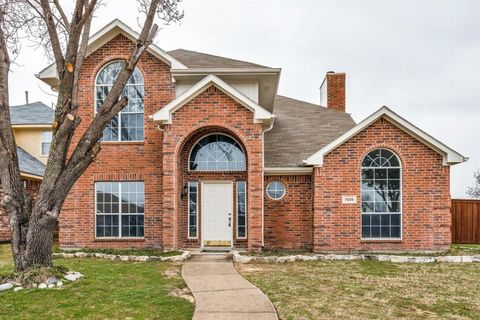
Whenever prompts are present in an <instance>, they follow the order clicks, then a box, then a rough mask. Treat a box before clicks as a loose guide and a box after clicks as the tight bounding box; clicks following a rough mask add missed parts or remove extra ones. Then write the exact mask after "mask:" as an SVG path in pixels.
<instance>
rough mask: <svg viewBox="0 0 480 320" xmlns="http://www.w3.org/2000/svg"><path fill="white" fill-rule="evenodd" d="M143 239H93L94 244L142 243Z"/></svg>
mask: <svg viewBox="0 0 480 320" xmlns="http://www.w3.org/2000/svg"><path fill="white" fill-rule="evenodd" d="M144 241H145V238H143V237H142V238H95V240H94V242H144Z"/></svg>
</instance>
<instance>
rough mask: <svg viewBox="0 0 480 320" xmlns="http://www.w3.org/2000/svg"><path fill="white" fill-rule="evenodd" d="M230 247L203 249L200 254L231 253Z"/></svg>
mask: <svg viewBox="0 0 480 320" xmlns="http://www.w3.org/2000/svg"><path fill="white" fill-rule="evenodd" d="M231 252H232V248H230V247H201V248H200V253H223V254H224V253H231Z"/></svg>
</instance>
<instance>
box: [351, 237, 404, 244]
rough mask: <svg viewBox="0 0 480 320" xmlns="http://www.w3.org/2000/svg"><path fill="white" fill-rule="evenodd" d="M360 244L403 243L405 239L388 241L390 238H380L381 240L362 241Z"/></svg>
mask: <svg viewBox="0 0 480 320" xmlns="http://www.w3.org/2000/svg"><path fill="white" fill-rule="evenodd" d="M360 242H362V243H368V242H383V243H385V242H389V243H401V242H403V239H388V238H379V239H360Z"/></svg>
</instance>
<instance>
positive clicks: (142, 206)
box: [38, 20, 466, 251]
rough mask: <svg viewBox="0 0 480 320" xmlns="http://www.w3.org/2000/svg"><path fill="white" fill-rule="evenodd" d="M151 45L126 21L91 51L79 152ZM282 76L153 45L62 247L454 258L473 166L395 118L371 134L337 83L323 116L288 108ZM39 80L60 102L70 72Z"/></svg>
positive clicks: (83, 185) (331, 78)
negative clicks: (456, 176)
mask: <svg viewBox="0 0 480 320" xmlns="http://www.w3.org/2000/svg"><path fill="white" fill-rule="evenodd" d="M136 37H137V34H136V33H135V32H134V31H133V30H132V29H131V28H129V27H128V26H126V25H125V24H124V23H122V22H121V21H119V20H115V21H112V22H111V23H109V24H108V25H107V26H105V27H104V28H102V29H101V30H100V31H98V32H97V33H95V34H94V35H93V36H92V37H91V39H90V42H89V47H88V55H87V57H86V59H85V62H84V67H83V69H82V73H81V79H80V83H79V92H80V95H79V96H80V101H79V103H80V106H79V108H80V109H79V116H81V117H82V119H83V121H82V123H81V125H80V126H79V128H78V129H77V132H76V134H75V136H74V139H73V143H75V142H76V141H78V139H79V137H80V136H81V134H82V132H83V131H84V130H85V129H86V126H87V125H88V124H89V123H90V121H91V120H92V119H93V117H94V116H95V113H96V111H97V109H98V108H99V107H100V106H101V104H102V102H103V99H105V96H106V94H107V93H108V91H109V89H110V88H111V86H112V84H113V83H114V81H115V79H116V76H117V74H118V72H119V70H120V69H121V67H122V63H123V61H124V60H125V59H126V58H128V56H129V55H130V53H131V51H132V47H133V46H134V42H133V41H134V39H135V38H136ZM280 73H281V70H280V69H278V68H270V67H266V66H262V65H258V64H255V63H250V62H244V61H239V60H234V59H229V58H224V57H219V56H214V55H210V54H204V53H199V52H195V51H188V50H174V51H170V52H166V51H164V50H162V49H161V48H159V47H158V46H156V45H151V46H150V48H149V49H148V52H146V54H145V55H144V56H143V57H142V58H141V59H140V62H139V64H138V66H137V68H136V70H135V71H134V73H133V75H132V76H131V78H130V80H129V82H128V84H127V86H126V88H125V92H124V94H125V95H127V96H128V97H129V103H128V106H127V107H126V108H125V109H124V110H123V111H122V112H120V113H119V114H118V116H116V117H115V119H114V120H113V121H112V122H111V124H110V125H109V126H108V127H107V128H106V130H105V132H104V137H103V143H102V151H101V153H100V154H99V156H98V158H97V159H96V160H95V162H94V163H93V164H92V165H91V166H90V168H89V169H88V170H87V171H86V172H85V174H84V175H83V176H82V177H81V179H80V180H79V181H78V182H77V183H76V185H75V186H74V188H73V189H72V190H71V192H70V195H69V197H68V199H67V201H66V203H65V206H64V208H63V211H62V214H61V217H60V239H59V240H60V245H61V246H62V247H70V248H74V247H75V248H78V247H111V248H125V247H137V248H144V247H155V248H165V249H174V248H210V247H215V248H218V247H220V248H223V247H227V248H230V247H234V248H247V249H251V250H261V249H263V248H266V249H273V248H282V249H294V248H307V249H313V250H315V251H352V250H443V249H447V248H449V245H450V242H451V240H450V190H449V189H450V166H451V165H454V164H458V163H461V162H464V161H466V158H465V157H464V156H462V155H461V154H459V153H458V152H456V151H454V150H453V149H451V148H449V147H448V146H446V145H445V144H443V143H441V142H440V141H438V140H437V139H435V138H433V137H432V136H430V135H428V134H427V133H425V132H424V131H422V130H420V129H419V128H417V127H415V126H414V125H412V124H411V123H410V122H408V121H407V120H405V119H403V118H402V117H400V116H399V115H398V114H396V113H395V112H393V111H392V110H390V109H389V108H387V107H382V108H380V109H378V110H377V111H376V112H374V113H373V114H372V115H370V116H369V117H367V118H366V119H364V120H363V121H361V122H359V123H355V122H354V121H353V120H352V118H351V116H350V114H348V113H346V98H345V96H346V92H345V74H343V73H327V74H326V77H325V80H324V82H323V84H322V87H321V99H320V101H321V105H316V104H311V103H307V102H303V101H299V100H297V99H293V98H289V97H285V96H281V95H278V93H277V89H278V84H279V81H280ZM38 77H39V79H41V80H42V81H44V82H46V83H48V84H49V85H51V86H52V87H54V88H55V86H56V84H57V75H56V71H55V66H54V65H51V66H49V67H47V68H46V69H44V70H43V71H41V72H40V73H39V75H38ZM299 85H308V84H305V83H301V84H299Z"/></svg>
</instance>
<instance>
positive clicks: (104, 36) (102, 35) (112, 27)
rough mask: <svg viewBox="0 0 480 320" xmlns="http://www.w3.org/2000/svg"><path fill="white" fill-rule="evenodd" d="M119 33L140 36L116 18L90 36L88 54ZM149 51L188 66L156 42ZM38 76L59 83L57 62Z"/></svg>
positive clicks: (176, 65) (175, 64) (176, 64)
mask: <svg viewBox="0 0 480 320" xmlns="http://www.w3.org/2000/svg"><path fill="white" fill-rule="evenodd" d="M119 34H123V35H124V36H125V37H127V38H128V39H130V40H132V41H135V40H136V39H137V38H138V36H139V33H138V32H136V31H134V30H133V29H132V28H130V27H129V26H128V25H126V24H125V23H123V22H122V21H120V20H119V19H114V20H112V21H111V22H110V23H108V24H107V25H106V26H104V27H103V28H101V29H100V30H98V31H97V32H96V33H94V34H93V35H92V36H90V38H89V39H88V48H87V54H86V56H89V55H90V54H92V53H93V52H95V51H96V50H98V49H99V48H101V47H102V46H103V45H104V44H106V43H107V42H109V41H110V40H112V39H113V38H114V37H116V36H117V35H119ZM147 51H148V52H150V53H151V54H152V55H153V56H155V57H157V58H159V59H160V60H162V61H163V62H165V63H167V64H168V65H169V66H171V67H172V68H174V69H186V68H187V67H186V66H185V65H184V64H182V63H181V62H180V61H178V60H177V59H175V58H174V57H172V56H171V55H169V54H168V53H167V52H166V51H164V50H162V49H161V48H160V47H158V46H157V45H156V44H154V43H152V44H151V45H150V46H148V48H147ZM36 76H37V78H39V79H41V80H42V81H44V82H46V83H48V84H49V85H50V86H52V87H53V86H55V85H56V83H57V70H56V66H55V63H52V64H51V65H49V66H48V67H46V68H45V69H43V70H42V71H40V72H39V73H38V74H37V75H36Z"/></svg>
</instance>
